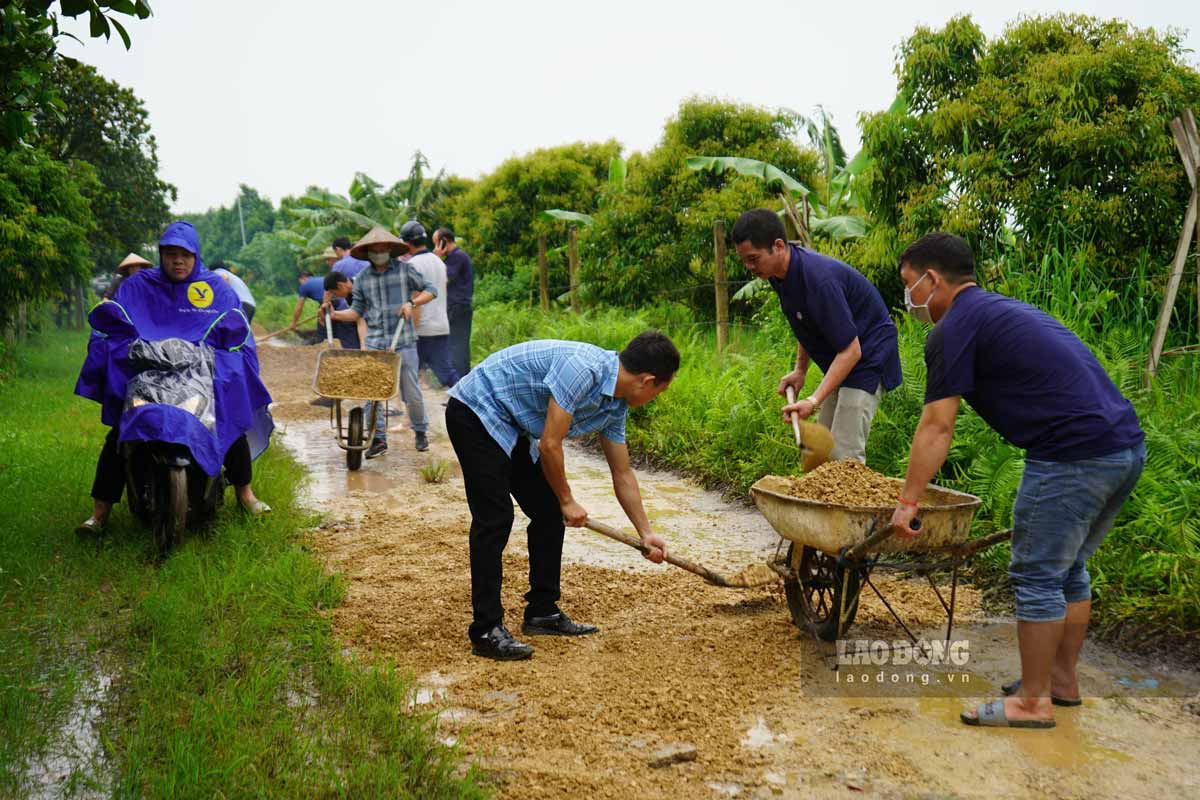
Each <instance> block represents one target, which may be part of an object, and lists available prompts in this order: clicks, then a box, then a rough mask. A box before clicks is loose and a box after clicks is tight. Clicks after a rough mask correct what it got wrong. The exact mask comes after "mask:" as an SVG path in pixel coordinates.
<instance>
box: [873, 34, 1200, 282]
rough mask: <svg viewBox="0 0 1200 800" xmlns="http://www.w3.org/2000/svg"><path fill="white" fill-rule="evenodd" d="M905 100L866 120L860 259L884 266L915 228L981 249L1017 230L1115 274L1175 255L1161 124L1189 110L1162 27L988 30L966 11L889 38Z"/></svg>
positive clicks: (1178, 63)
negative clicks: (895, 44)
mask: <svg viewBox="0 0 1200 800" xmlns="http://www.w3.org/2000/svg"><path fill="white" fill-rule="evenodd" d="M897 74H898V76H899V84H900V90H901V92H902V94H904V95H906V96H907V97H908V100H909V108H908V109H891V110H889V111H887V112H883V113H878V114H874V115H869V116H866V117H864V120H863V145H864V149H865V150H867V151H869V152H870V154H871V156H872V157H873V159H874V163H873V164H872V165H871V166H870V167H868V169H867V170H866V171H865V173H864V174H863V176H862V182H863V183H864V188H865V190H866V191H865V197H866V208H867V210H868V212H869V213H870V214H871V216H872V217H873V218H874V219H875V221H876V222H877V225H876V226H875V228H874V229H873V231H872V233H871V234H870V235H869V236H868V237H867V241H866V242H864V243H863V246H862V248H861V254H862V255H863V256H864V260H865V261H867V262H869V263H872V264H875V265H878V266H879V268H880V269H883V270H888V271H894V264H895V257H896V255H897V254H898V252H899V249H900V248H902V247H903V246H904V245H905V244H907V243H908V242H909V241H911V240H912V239H914V238H916V237H918V236H920V235H922V234H924V233H926V232H928V231H930V230H935V229H944V230H949V231H953V232H955V233H959V234H962V235H964V236H966V237H968V239H970V240H971V241H972V243H973V244H975V245H976V249H977V252H980V253H981V254H983V255H984V256H987V255H988V254H990V253H993V252H995V251H996V246H997V243H998V241H1000V240H1001V239H1002V238H1003V234H1004V229H1005V228H1006V227H1008V226H1010V225H1011V227H1012V228H1013V231H1014V233H1015V234H1016V237H1017V239H1018V240H1020V241H1023V242H1026V243H1032V244H1033V245H1035V246H1046V245H1048V244H1052V245H1059V246H1065V247H1070V248H1074V247H1078V246H1083V247H1087V248H1091V249H1094V251H1095V253H1096V255H1097V256H1098V259H1097V262H1098V263H1099V264H1100V265H1101V267H1102V268H1105V269H1107V270H1109V271H1112V272H1121V271H1123V270H1125V269H1127V266H1126V265H1128V264H1132V263H1133V262H1134V261H1135V260H1136V259H1135V258H1133V256H1134V254H1136V253H1138V252H1139V251H1142V250H1148V251H1149V252H1150V253H1151V254H1152V257H1153V258H1155V259H1156V260H1158V261H1160V262H1161V261H1165V260H1167V259H1168V258H1169V257H1170V254H1171V253H1172V252H1173V248H1174V245H1175V240H1176V237H1177V236H1178V234H1179V227H1180V224H1181V217H1182V215H1183V212H1184V210H1185V207H1186V203H1187V198H1188V193H1189V191H1190V189H1189V187H1188V183H1187V180H1186V177H1185V175H1184V171H1183V168H1182V165H1181V164H1180V161H1179V157H1178V155H1177V153H1176V150H1175V145H1174V143H1173V140H1172V138H1171V134H1170V131H1169V130H1168V127H1167V124H1168V122H1169V121H1170V120H1171V118H1173V117H1175V116H1177V115H1178V114H1179V113H1180V112H1181V111H1182V110H1183V109H1184V108H1185V107H1192V108H1195V107H1197V105H1200V74H1197V72H1196V71H1195V70H1194V69H1193V68H1192V67H1190V66H1188V64H1187V62H1186V59H1185V52H1184V50H1183V46H1182V43H1181V42H1180V40H1179V38H1178V36H1177V35H1176V34H1174V33H1170V32H1168V33H1159V32H1156V31H1153V30H1148V29H1139V28H1135V27H1133V26H1131V25H1129V24H1127V23H1125V22H1122V21H1119V20H1098V19H1094V18H1091V17H1086V16H1077V15H1057V16H1051V17H1037V18H1027V19H1021V20H1019V21H1018V22H1016V23H1014V24H1012V25H1010V26H1009V27H1008V28H1006V29H1005V31H1004V33H1003V34H1002V35H1001V36H1000V37H999V38H998V39H996V40H994V41H987V40H986V38H985V37H984V35H983V33H982V31H981V30H980V29H979V27H978V26H977V25H975V23H974V22H972V21H971V19H970V18H969V17H957V18H955V19H952V20H951V21H950V22H948V23H947V24H946V26H945V27H943V28H942V29H940V30H931V29H928V28H918V29H917V31H916V32H915V33H914V34H913V35H912V36H911V37H909V38H908V39H907V40H906V41H905V42H904V43H903V44H902V45H901V47H900V55H899V63H898V65H897Z"/></svg>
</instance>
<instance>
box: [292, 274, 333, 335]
mask: <svg viewBox="0 0 1200 800" xmlns="http://www.w3.org/2000/svg"><path fill="white" fill-rule="evenodd" d="M297 278H298V280H299V285H298V286H297V287H296V307H295V308H294V309H292V324H291V325H289V326H288V330H290V331H294V330H296V326H297V325H299V324H300V315H301V314H302V313H304V301H305V300H312V301H313V302H314V303H316V304H317V307H318V309H319V308H320V306H321V304H322V303H324V302H325V279H324V278H321V277H317V276H314V275H313V274H312V273H311V272H309V271H308V270H303V271H302V272H301V273H300V274H299V275H298V276H297ZM323 324H324V323H322V322H321V321H319V320H318V322H317V326H316V327H315V328H313V330H312V331H311V332H309V333H302V334H300V338H301V339H304V340H305V341H307V342H308V343H309V344H312V343H313V342H317V341H320V340H321V339H324V338H325V329H324V328H323V327H322V326H323Z"/></svg>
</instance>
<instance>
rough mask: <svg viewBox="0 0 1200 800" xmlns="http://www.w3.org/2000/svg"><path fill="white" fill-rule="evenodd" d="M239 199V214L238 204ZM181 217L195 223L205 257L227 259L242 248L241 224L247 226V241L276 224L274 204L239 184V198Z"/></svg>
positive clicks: (247, 242) (269, 229)
mask: <svg viewBox="0 0 1200 800" xmlns="http://www.w3.org/2000/svg"><path fill="white" fill-rule="evenodd" d="M239 200H240V201H241V216H240V217H239V215H238V204H239ZM183 218H184V219H186V220H187V221H188V222H190V223H192V224H193V225H195V226H196V233H197V234H198V235H199V236H200V249H201V252H203V254H204V260H205V261H206V262H208V263H212V262H213V261H230V260H234V259H236V258H237V255H238V252H239V251H240V250H241V249H242V247H243V244H242V226H243V224H244V225H245V229H246V239H245V242H246V244H249V243H250V242H251V241H253V239H254V237H255V236H256V235H257V234H259V233H269V232H270V231H271V230H272V229H274V227H275V207H274V206H273V205H271V201H270V200H269V199H267V198H265V197H263V196H262V195H260V194H259V193H258V191H256V190H255V189H253V188H251V187H249V186H247V185H245V184H241V185H240V186H239V187H238V198H237V199H235V200H234V201H233V203H232V204H231V205H228V206H218V207H217V208H210V209H209V210H208V211H205V212H203V213H200V214H184V215H183Z"/></svg>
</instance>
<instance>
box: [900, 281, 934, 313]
mask: <svg viewBox="0 0 1200 800" xmlns="http://www.w3.org/2000/svg"><path fill="white" fill-rule="evenodd" d="M928 277H929V273H928V272H926V273H925V274H924V275H922V276H921V277H920V278H918V279H917V282H916V283H914V284H913V285H912V286H905V287H904V308H905V310H906V311H908V313H909V314H912V315H913V318H914V319H916V320H917V322H924V323H925V324H926V325H932V324H933V314H932V313H931V312H930V311H929V301H930V299H931V298H932V297H933V292H930V293H929V297H926V298H925V302H924V303H921V305H917V304H916V303H914V302H913V301H912V290H913V289H915V288H917V287H918V286H919V285H920V284H921V281H923V280H925V279H926V278H928ZM934 291H937V290H936V289H934Z"/></svg>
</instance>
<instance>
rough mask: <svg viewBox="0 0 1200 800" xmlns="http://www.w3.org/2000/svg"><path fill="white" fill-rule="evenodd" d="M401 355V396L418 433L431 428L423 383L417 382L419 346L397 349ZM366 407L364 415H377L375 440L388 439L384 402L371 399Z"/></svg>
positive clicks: (382, 440)
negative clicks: (427, 415) (427, 416)
mask: <svg viewBox="0 0 1200 800" xmlns="http://www.w3.org/2000/svg"><path fill="white" fill-rule="evenodd" d="M396 352H397V353H398V354H399V355H400V397H401V399H402V400H404V404H405V405H406V406H407V407H408V419H409V422H411V423H412V429H413V430H414V431H415V432H417V433H425V432H426V431H427V430H429V420H428V419H427V418H426V417H425V397H424V395H422V394H421V385H420V384H419V383H417V346H416V345H415V344H413V345H409V346H408V347H401V348H399V349H397V350H396ZM364 408H365V409H366V411H365V412H364V416H365V417H366V419H368V420H369V419H371V415H372V414H374V415H375V441H377V442H386V441H387V418H386V417H385V416H384V413H383V403H376V402H374V401H369V402H368V403H367V404H366V405H365V406H364Z"/></svg>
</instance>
